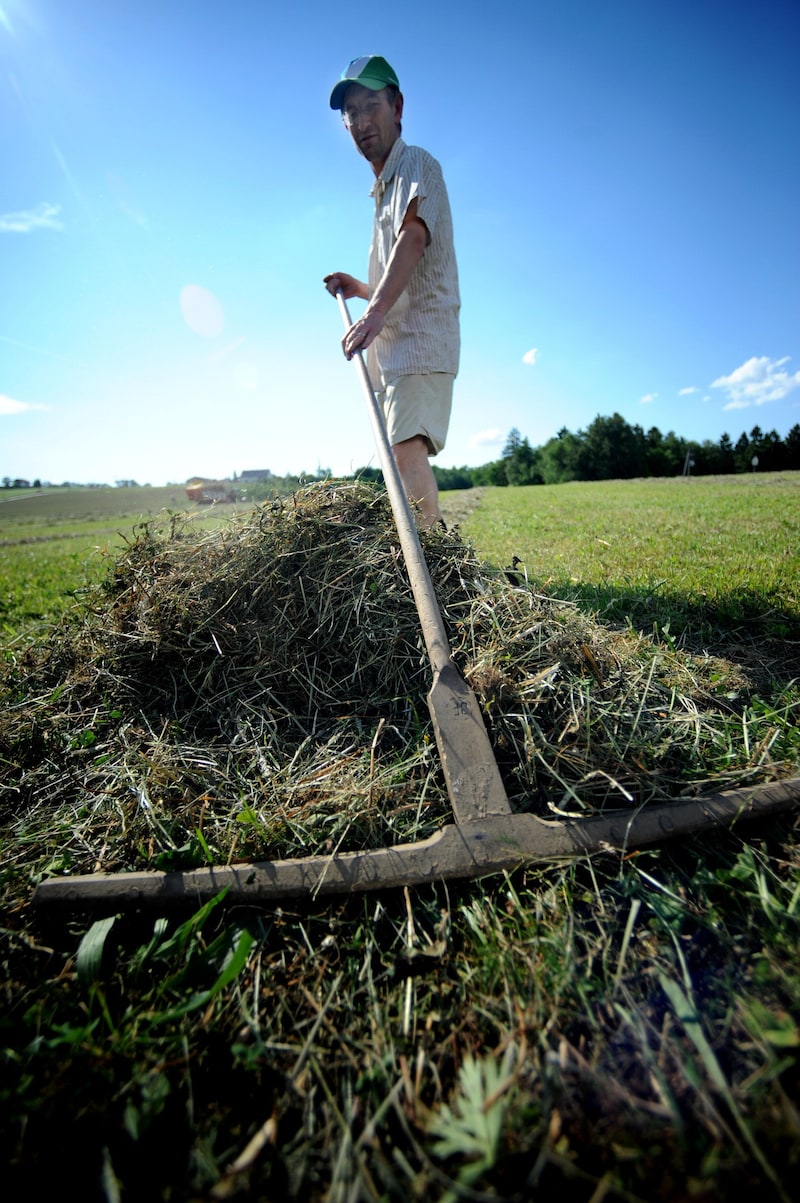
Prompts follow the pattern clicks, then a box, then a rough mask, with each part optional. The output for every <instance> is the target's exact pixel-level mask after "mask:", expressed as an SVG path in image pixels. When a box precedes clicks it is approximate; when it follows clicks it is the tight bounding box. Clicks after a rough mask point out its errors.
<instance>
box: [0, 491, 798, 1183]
mask: <svg viewBox="0 0 800 1203" xmlns="http://www.w3.org/2000/svg"><path fill="white" fill-rule="evenodd" d="M424 541H425V551H426V557H427V558H428V562H429V565H430V568H431V575H432V577H433V580H434V584H435V587H436V590H437V595H438V597H439V600H440V604H441V606H442V609H443V612H444V615H445V620H446V623H447V626H448V630H449V632H450V635H451V640H452V646H453V650H454V658H455V660H456V662H457V664H458V665H459V667H460V668H461V670H462V671H463V672H464V675H465V676H466V678H467V680H468V681H469V682H470V684H471V686H472V688H473V689H474V690H475V692H476V694H477V695H478V697H479V699H480V701H481V704H482V707H483V710H484V713H485V716H486V720H487V724H488V726H489V730H490V734H491V738H492V741H493V744H494V747H495V749H496V753H497V756H498V762H499V764H500V767H501V772H502V773H503V777H504V780H505V783H506V788H507V792H508V794H509V799H510V802H511V804H512V807H513V808H514V809H517V810H522V809H529V810H534V811H536V812H537V813H540V814H543V815H548V814H549V815H553V814H556V815H570V816H576V817H578V818H580V817H582V816H589V815H592V814H596V813H601V812H607V811H619V810H623V811H625V810H630V809H632V808H635V807H636V806H641V805H648V804H651V803H654V802H661V801H665V800H668V799H669V798H672V797H675V796H678V795H685V794H686V793H690V792H700V791H702V790H704V789H719V788H724V787H726V786H728V785H730V786H733V785H746V784H751V783H752V784H755V783H758V782H760V781H765V780H770V779H775V778H780V777H786V776H790V775H792V774H794V773H796V772H797V768H798V746H799V745H800V735H799V734H798V722H797V715H798V705H799V704H800V702H799V699H798V686H797V681H796V680H793V679H792V678H791V677H788V676H787V675H786V674H785V673H784V674H783V676H781V675H780V674H779V673H777V674H776V673H775V672H774V671H773V672H770V673H765V668H764V665H765V659H764V641H763V639H762V640H760V641H757V642H758V643H759V648H760V651H759V655H758V656H757V657H755V659H754V660H753V661H752V663H751V664H748V663H741V662H739V663H737V662H735V661H731V660H726V659H725V658H722V657H719V656H712V655H709V654H708V653H707V652H705V651H704V650H703V649H702V648H700V647H696V648H694V649H693V650H690V648H689V647H688V646H686V645H684V646H678V645H677V643H676V641H675V640H674V639H663V638H662V639H656V638H654V637H653V636H652V635H650V634H642V633H641V632H639V631H637V630H635V629H633V627H632V626H631V624H630V623H627V624H624V625H623V624H618V625H616V626H615V625H612V624H610V623H609V622H607V621H606V622H600V621H598V620H597V618H596V617H595V616H594V615H593V614H592V613H586V612H584V610H582V609H581V608H580V607H579V606H578V605H576V604H575V603H574V602H573V601H570V600H568V599H565V598H563V597H556V596H553V595H552V594H550V593H548V592H547V591H546V590H545V589H537V587H536V585H535V584H533V583H531V582H528V583H527V584H523V585H522V586H519V587H516V586H512V585H511V584H509V582H508V581H507V580H506V578H505V576H504V575H503V574H502V573H501V572H498V571H496V570H493V569H490V568H489V567H487V565H486V564H485V563H483V562H482V561H481V560H479V559H478V557H477V555H476V553H475V551H474V550H473V549H472V547H471V546H470V545H469V544H468V543H466V542H465V541H464V540H463V539H462V538H461V536H460V534H459V532H458V530H455V531H453V530H451V531H450V532H444V533H437V534H430V535H426V536H424ZM790 620H791V616H789V618H788V619H787V621H790ZM770 663H771V664H772V665H773V667H774V663H775V661H774V660H773V661H770ZM753 665H757V670H756V669H754V668H753ZM428 685H429V670H428V666H427V663H426V660H425V656H424V649H423V645H422V641H421V637H420V634H419V630H418V620H417V618H416V613H415V610H414V606H413V600H412V598H411V595H410V590H409V589H408V587H407V583H406V578H405V574H404V571H403V568H402V561H401V556H400V552H399V549H398V546H397V540H396V537H395V536H394V533H393V525H392V521H391V515H390V512H389V510H388V507H387V503H386V500H385V498H384V497H383V496H382V494H380V493H378V492H376V491H375V490H374V489H372V488H370V487H369V486H365V485H360V484H352V483H349V484H341V485H339V484H331V485H327V486H318V487H315V488H313V489H309V490H304V491H301V492H300V493H298V494H297V495H295V496H294V497H293V498H291V499H288V500H286V499H283V500H281V499H276V500H275V501H274V502H273V503H267V504H266V505H263V506H259V507H256V508H255V509H254V510H253V511H252V512H251V513H249V514H243V515H239V516H238V517H236V518H235V519H234V520H233V521H232V522H231V523H230V524H229V525H226V526H225V527H223V528H222V529H220V530H217V531H214V532H211V533H207V534H200V535H198V532H197V530H196V529H194V528H192V527H191V524H186V523H184V522H183V521H182V520H180V519H179V518H178V517H177V516H175V515H172V516H171V517H170V518H169V519H167V520H165V521H164V523H158V522H155V521H151V522H145V523H143V524H141V525H140V526H139V527H138V528H137V529H136V531H135V532H134V534H133V535H132V536H131V538H130V540H129V543H128V545H127V547H126V548H125V550H124V551H123V552H122V554H120V555H119V556H118V557H117V558H116V559H114V560H112V561H111V562H110V563H109V568H108V572H107V574H106V576H105V578H104V580H103V583H102V584H101V586H100V587H99V588H97V589H94V588H93V589H90V590H89V591H88V592H87V594H86V596H85V597H83V598H82V599H81V600H80V601H79V603H78V604H76V605H75V607H74V608H73V610H72V612H71V613H70V615H68V616H67V617H66V618H65V619H64V621H63V622H62V623H61V624H60V625H57V626H54V627H53V628H52V629H51V630H50V631H49V633H48V635H47V637H46V638H43V639H38V640H36V639H32V640H26V639H17V640H14V641H12V643H11V644H10V645H9V648H8V651H7V664H6V669H5V674H4V679H3V713H2V719H0V756H1V757H2V760H0V774H1V775H0V818H1V820H2V868H0V873H1V874H2V877H1V878H0V881H1V882H2V890H3V908H4V919H3V930H2V948H3V953H2V955H3V961H4V981H5V985H4V1006H3V1017H2V1029H0V1030H2V1032H3V1048H4V1080H5V1084H4V1086H3V1087H0V1098H2V1118H0V1125H1V1130H2V1134H3V1146H4V1148H5V1149H7V1150H8V1157H7V1162H8V1182H9V1189H11V1190H12V1191H13V1190H15V1189H16V1190H18V1191H21V1189H22V1188H23V1185H24V1186H25V1189H26V1190H27V1191H30V1190H32V1189H33V1190H34V1191H35V1190H36V1189H45V1188H52V1187H53V1185H54V1184H55V1183H56V1182H63V1181H64V1179H65V1167H69V1168H68V1169H67V1170H66V1175H67V1176H71V1180H72V1181H73V1182H74V1184H75V1185H76V1186H77V1187H78V1188H79V1190H80V1193H82V1195H83V1196H84V1197H85V1198H87V1199H93V1198H97V1199H104V1200H108V1199H116V1198H124V1199H129V1198H133V1199H136V1198H142V1199H145V1198H147V1199H173V1198H187V1199H189V1198H197V1199H224V1198H254V1199H268V1198H291V1199H323V1198H324V1199H330V1200H342V1201H344V1200H348V1201H349V1200H353V1201H355V1200H360V1199H376V1200H377V1199H384V1198H397V1197H400V1196H404V1197H406V1198H408V1197H411V1198H424V1197H433V1198H440V1199H445V1198H454V1199H455V1198H473V1199H474V1198H478V1199H482V1198H498V1197H499V1198H508V1199H527V1198H533V1197H543V1198H547V1197H549V1195H550V1193H551V1192H554V1191H556V1190H557V1191H559V1192H560V1193H561V1194H563V1195H564V1196H565V1197H566V1198H568V1199H576V1200H579V1199H580V1200H596V1199H597V1200H599V1199H601V1198H620V1199H647V1200H661V1199H663V1200H677V1199H685V1198H693V1199H699V1200H704V1199H712V1198H714V1199H718V1198H724V1197H727V1196H728V1195H729V1194H732V1193H733V1190H734V1187H736V1188H738V1189H740V1188H741V1186H742V1185H743V1184H745V1185H747V1186H750V1187H755V1188H757V1189H759V1190H761V1191H762V1193H763V1194H764V1197H765V1198H766V1197H774V1198H776V1199H787V1198H788V1197H789V1195H790V1183H791V1181H792V1180H793V1176H794V1174H795V1173H796V1169H797V1160H798V1148H799V1147H800V1142H798V1135H800V1118H799V1117H798V1080H797V1047H798V1044H800V1030H799V1028H798V1002H797V1000H798V998H800V989H799V987H800V982H799V981H798V976H799V971H798V969H797V966H798V964H800V958H799V957H798V931H797V911H798V905H800V887H799V886H798V873H797V869H798V858H797V846H796V836H795V833H794V820H793V817H792V816H786V817H784V818H782V819H773V820H771V821H770V822H768V823H761V824H750V825H748V826H747V827H746V828H745V827H742V828H741V829H736V828H734V830H732V831H726V832H717V833H715V834H714V835H713V836H708V837H706V838H705V839H693V840H686V841H685V842H684V843H682V844H681V845H680V846H671V845H664V846H663V847H660V848H656V849H651V850H649V851H647V852H640V853H629V854H627V855H626V856H624V857H621V856H618V855H610V854H605V855H601V856H598V857H596V858H592V859H587V858H583V859H581V860H579V861H576V862H571V863H567V864H558V865H552V866H546V867H537V868H535V869H534V868H529V869H524V870H519V871H518V872H516V873H514V874H509V875H505V876H502V877H498V878H494V879H486V880H484V881H482V882H471V883H451V884H450V885H445V884H440V885H437V886H432V887H430V888H427V889H419V890H410V889H408V890H405V891H392V892H387V893H386V894H378V895H370V896H360V897H352V898H345V899H338V900H328V901H326V902H325V903H324V904H323V903H321V902H319V901H315V900H313V899H312V900H309V901H308V902H307V903H303V904H290V905H287V906H283V907H280V906H276V907H273V908H270V909H269V910H267V911H265V910H260V911H256V910H252V909H246V908H242V907H230V906H226V905H225V903H224V900H214V902H212V903H209V904H207V905H206V906H204V907H203V908H201V909H200V910H198V911H196V912H195V913H191V912H189V913H186V914H181V913H170V914H168V915H163V916H158V917H156V918H155V919H154V918H153V916H152V915H149V916H148V915H145V914H140V913H136V912H132V913H131V912H128V911H126V912H122V911H120V912H119V913H106V914H103V915H102V916H97V915H96V914H89V913H84V912H75V913H64V914H58V915H47V914H44V913H34V912H32V911H31V908H30V906H29V899H30V892H31V889H32V887H33V885H34V884H35V882H36V881H37V880H39V879H41V877H42V876H45V875H49V874H53V873H58V874H63V873H85V872H95V871H120V870H124V869H126V868H138V869H141V868H162V869H163V868H178V867H188V866H192V865H198V864H209V863H230V862H233V861H236V860H241V859H250V858H257V859H265V858H277V857H285V856H296V855H308V854H311V853H318V852H332V851H345V850H350V849H354V848H362V847H378V846H382V845H386V844H390V843H398V842H407V841H411V840H417V839H422V838H425V837H426V836H427V835H430V834H432V832H433V831H435V830H436V829H437V827H438V826H440V825H441V823H442V822H443V821H444V820H445V819H446V818H447V817H448V815H449V806H448V801H447V797H446V793H445V790H444V784H443V781H442V779H441V774H440V772H439V769H438V765H437V760H436V754H435V744H434V741H433V739H432V733H431V730H430V721H429V717H428V715H427V709H426V706H425V701H424V698H425V693H426V691H427V688H428ZM766 685H768V686H769V687H768V688H766V687H765V686H766ZM156 1167H157V1168H156ZM738 1189H737V1193H738ZM12 1197H14V1196H13V1194H12Z"/></svg>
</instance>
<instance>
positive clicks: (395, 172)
mask: <svg viewBox="0 0 800 1203" xmlns="http://www.w3.org/2000/svg"><path fill="white" fill-rule="evenodd" d="M370 195H371V196H373V197H374V198H375V221H374V225H373V229H372V244H371V246H370V250H369V278H368V284H369V293H370V296H372V294H373V293H374V292H375V289H376V288H377V286H378V284H379V283H380V280H381V277H382V276H383V273H384V271H385V270H386V264H387V263H388V261H389V256H390V255H391V253H392V247H393V245H394V242H395V239H396V238H397V236H398V234H399V233H400V227H401V225H402V224H403V219H404V218H405V215H406V212H407V210H408V206H409V205H410V204H411V202H412V200H414V198H415V197H416V200H417V216H418V217H420V218H421V219H422V221H424V223H425V225H426V227H427V229H428V234H429V236H430V241H429V243H428V246H427V247H426V249H425V253H424V255H423V256H422V258H421V259H420V261H419V263H418V264H417V266H416V267H415V268H414V272H413V274H412V276H411V279H410V280H409V282H408V286H407V288H406V289H405V291H404V292H403V293H402V294H401V296H400V297H399V298H398V299H397V301H395V303H394V305H393V306H392V308H391V309H390V310H389V313H388V314H387V316H386V322H385V324H384V327H383V329H382V330H381V333H380V334H379V335H378V337H377V338H376V339H375V341H374V342H373V343H372V344H371V346H370V347H369V348H368V349H367V362H368V366H369V370H370V374H371V376H372V379H373V381H375V383H376V385H377V384H378V382H379V381H381V383H382V384H385V383H387V382H388V381H389V380H392V379H394V378H395V377H397V376H412V375H417V374H420V375H423V374H426V373H428V372H449V373H450V374H452V375H453V376H455V375H456V373H457V372H458V360H459V352H460V347H461V337H460V331H459V322H458V314H459V309H460V307H461V299H460V296H459V291H458V268H457V266H456V256H455V250H454V247H453V221H452V217H451V215H450V202H449V200H448V197H447V188H446V187H445V183H444V179H443V177H442V169H441V167H440V166H439V164H438V163H437V161H436V159H434V158H433V156H432V155H429V154H428V152H427V151H426V150H422V148H421V147H419V146H407V145H406V143H405V142H404V141H403V139H402V138H398V139H397V141H396V142H395V143H394V145H393V147H392V149H391V151H390V153H389V158H388V159H387V160H386V163H385V165H384V168H383V171H382V172H381V174H380V175H379V176H378V178H377V179H376V181H375V183H374V184H373V186H372V190H371V192H370Z"/></svg>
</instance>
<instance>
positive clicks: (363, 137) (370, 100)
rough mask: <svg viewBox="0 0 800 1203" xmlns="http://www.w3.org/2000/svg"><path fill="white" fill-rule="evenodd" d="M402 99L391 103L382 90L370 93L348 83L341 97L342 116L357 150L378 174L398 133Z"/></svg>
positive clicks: (400, 97)
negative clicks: (348, 85)
mask: <svg viewBox="0 0 800 1203" xmlns="http://www.w3.org/2000/svg"><path fill="white" fill-rule="evenodd" d="M402 112H403V98H402V96H400V95H399V94H398V95H397V96H396V97H395V99H394V101H392V102H391V103H390V101H389V98H388V96H387V94H386V91H385V89H384V90H382V91H380V92H373V91H371V89H370V88H362V86H361V85H360V84H351V85H350V87H349V88H348V89H347V91H346V92H345V94H344V107H343V109H342V114H343V116H344V118H345V121H346V122H347V124H348V126H349V129H350V133H351V134H352V136H353V141H354V142H355V144H356V146H357V147H358V149H359V150H360V151H361V153H362V155H363V156H364V158H365V159H367V160H369V162H370V163H371V164H372V166H373V169H374V171H375V174H376V175H377V174H378V173H379V172H380V170H381V168H382V167H383V165H384V163H385V162H386V160H387V159H388V157H389V151H390V150H391V149H392V147H393V146H394V144H395V142H396V141H397V138H398V135H399V133H400V117H401V115H402Z"/></svg>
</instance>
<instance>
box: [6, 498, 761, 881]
mask: <svg viewBox="0 0 800 1203" xmlns="http://www.w3.org/2000/svg"><path fill="white" fill-rule="evenodd" d="M422 538H423V543H424V549H425V554H426V558H427V560H428V563H429V567H430V571H431V576H432V579H433V582H434V586H435V588H436V592H437V596H438V599H439V603H440V606H441V608H442V611H443V614H444V618H445V623H446V625H447V628H448V631H449V633H450V637H451V645H452V648H453V657H454V660H455V662H456V664H457V665H458V666H459V668H460V669H461V671H462V672H463V673H464V675H465V677H466V679H467V680H468V681H469V683H470V685H471V686H472V688H473V690H474V691H475V693H476V694H477V696H478V698H479V700H480V702H481V704H482V708H483V710H484V713H485V715H486V719H487V723H488V726H489V730H490V735H491V739H492V741H493V744H494V747H495V749H496V753H497V757H498V762H499V764H500V768H501V772H502V774H503V777H504V780H505V783H506V789H507V792H508V795H509V799H510V801H511V804H512V807H513V808H514V809H517V810H522V809H529V810H535V811H537V812H539V813H552V812H555V813H557V814H570V815H578V816H583V815H588V814H590V813H596V812H597V811H599V810H603V809H607V808H629V807H631V806H633V805H640V804H642V803H648V802H655V801H662V800H665V799H667V798H669V797H673V796H675V795H676V794H677V793H679V792H683V793H685V792H686V790H687V784H688V783H694V784H695V785H696V786H698V787H699V786H700V785H702V784H705V782H704V780H703V778H704V776H705V774H706V769H705V767H704V766H705V765H706V763H707V762H708V763H714V764H717V763H719V761H720V756H719V751H720V748H721V747H722V748H723V749H724V748H728V747H729V748H730V750H729V752H728V754H727V763H728V765H729V766H730V767H729V768H728V769H727V770H726V771H725V772H724V773H718V774H716V775H715V784H717V785H721V784H734V783H740V782H742V781H744V780H754V779H757V778H758V776H759V775H760V776H762V777H763V776H773V775H775V769H774V766H772V765H770V764H766V763H765V762H766V761H767V760H768V756H766V755H765V756H762V757H761V758H760V759H759V758H758V757H757V756H754V755H753V754H752V752H751V750H750V749H748V748H746V747H743V748H736V747H733V746H732V744H731V741H732V739H733V738H734V737H733V736H732V735H731V727H732V726H733V727H734V728H735V727H736V726H737V721H736V720H735V716H734V721H733V722H732V720H731V714H730V709H731V707H730V704H729V703H727V702H725V701H724V700H721V699H720V697H719V696H716V695H715V687H714V686H712V685H711V684H710V683H709V681H710V674H708V676H709V679H708V680H706V679H704V665H703V662H702V661H698V660H694V659H692V658H691V657H689V656H682V655H681V654H680V653H677V652H674V651H670V650H669V649H665V648H663V647H660V646H657V645H656V644H654V643H653V642H652V641H650V640H647V639H643V638H640V637H639V636H637V635H636V634H635V633H632V632H620V631H614V630H611V629H609V628H607V627H604V626H602V625H600V624H598V623H597V622H596V621H594V620H593V619H592V618H590V617H588V616H586V615H584V614H582V613H581V612H579V611H578V610H577V609H576V607H575V606H573V605H571V604H569V603H564V602H560V601H556V600H554V599H551V598H548V597H546V596H543V595H541V594H539V593H537V592H535V590H534V589H533V588H528V587H521V588H520V587H514V586H512V585H511V584H509V582H508V581H506V579H505V577H504V576H503V575H502V574H498V573H496V572H495V571H493V570H490V569H489V568H487V567H486V566H485V565H484V564H482V563H481V562H480V561H479V560H478V558H477V557H476V555H475V553H474V551H473V550H472V549H471V548H470V547H469V546H468V545H467V544H466V543H465V542H464V541H463V540H462V539H461V537H460V536H459V535H458V533H457V532H437V533H427V534H423V536H422ZM742 684H746V682H742ZM2 685H3V688H2V698H3V701H4V707H3V715H2V719H0V806H2V812H3V815H2V817H3V825H4V826H6V827H7V826H8V824H9V823H10V825H11V829H12V831H14V832H15V833H16V835H17V837H20V836H22V834H23V833H26V837H25V838H26V840H27V843H28V844H31V843H32V842H34V841H36V842H37V846H38V848H39V852H40V855H39V857H38V858H34V859H37V861H38V870H37V871H38V872H44V871H47V872H64V871H69V872H73V873H77V872H92V871H101V870H105V871H116V870H120V869H124V868H127V867H138V868H147V867H150V868H156V867H158V868H165V867H186V866H189V865H194V864H201V863H208V862H209V861H213V862H216V863H226V862H230V861H234V860H238V859H241V858H259V859H264V858H273V857H283V856H289V855H303V854H310V853H315V852H322V851H328V852H329V851H331V850H334V849H336V850H345V849H353V848H360V847H375V846H380V845H384V844H390V843H397V842H402V841H407V840H412V839H421V838H424V837H425V836H427V835H430V834H432V832H433V831H434V830H435V829H436V828H437V827H438V826H440V825H441V823H442V822H443V821H444V820H445V819H446V818H448V817H450V808H449V803H448V799H447V795H446V791H445V788H444V783H443V780H442V776H441V772H440V769H439V764H438V759H437V754H436V748H435V742H434V739H433V736H432V730H431V724H430V719H429V715H428V711H427V706H426V702H425V696H426V693H427V690H428V688H429V685H430V668H429V665H428V662H427V657H426V655H425V651H424V644H423V642H422V638H421V634H420V629H419V622H418V618H417V614H416V610H415V607H414V602H413V598H412V595H411V591H410V587H409V585H408V582H407V578H406V575H405V571H404V567H403V562H402V554H401V552H400V549H399V545H398V540H397V536H396V533H395V528H394V523H393V520H392V515H391V510H390V508H389V505H388V501H387V499H386V497H385V495H384V494H383V493H382V492H380V491H377V490H376V489H375V488H373V487H372V486H370V485H368V484H365V483H361V482H357V483H352V482H346V483H328V484H325V485H316V486H314V487H311V488H309V489H306V490H303V491H301V492H299V493H298V494H296V495H295V496H294V497H293V498H290V499H283V500H275V501H274V502H272V503H266V504H264V505H262V506H259V507H258V508H256V509H255V510H253V511H251V512H249V513H246V514H243V515H238V516H236V517H235V518H234V519H233V520H232V521H231V523H230V524H229V525H226V526H225V527H224V528H223V529H221V530H217V531H214V532H213V533H210V534H208V533H206V534H198V532H197V531H196V530H195V529H193V527H192V525H191V521H190V520H188V519H184V518H176V517H172V518H171V519H170V520H165V522H164V523H163V524H162V525H159V524H157V523H146V524H143V525H141V526H139V527H137V528H136V529H135V531H134V533H133V536H132V538H131V540H130V542H129V543H128V546H127V548H126V549H125V551H124V553H123V554H121V555H120V556H119V558H118V559H117V560H116V562H114V563H112V564H111V565H110V568H109V573H108V577H107V580H106V581H105V583H104V584H103V586H102V587H100V588H99V589H98V590H96V591H94V592H92V593H90V594H88V595H87V597H86V598H85V599H84V601H83V603H82V604H81V606H80V607H79V608H78V609H77V611H76V613H75V614H73V615H72V616H71V617H70V618H69V619H68V620H67V621H65V622H64V623H63V624H62V625H61V626H59V627H58V628H56V629H54V630H53V631H52V634H51V637H50V638H49V640H48V641H47V643H46V645H41V646H38V647H35V648H32V649H30V650H29V651H28V652H26V653H25V654H22V655H20V656H19V657H18V659H17V661H16V663H13V664H11V665H10V666H9V667H8V668H7V670H6V675H5V680H4V681H3V683H2ZM725 689H726V690H730V680H728V681H726V683H725ZM719 692H720V691H719V689H718V688H717V690H716V693H717V694H719ZM738 727H739V731H740V735H741V723H738ZM745 742H746V741H745ZM33 833H35V836H34V834H33ZM28 859H30V856H28Z"/></svg>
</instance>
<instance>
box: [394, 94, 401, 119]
mask: <svg viewBox="0 0 800 1203" xmlns="http://www.w3.org/2000/svg"><path fill="white" fill-rule="evenodd" d="M394 119H395V121H396V122H397V124H398V125H399V124H400V122H401V121H402V120H403V93H402V92H398V93H397V95H396V96H395V98H394Z"/></svg>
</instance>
